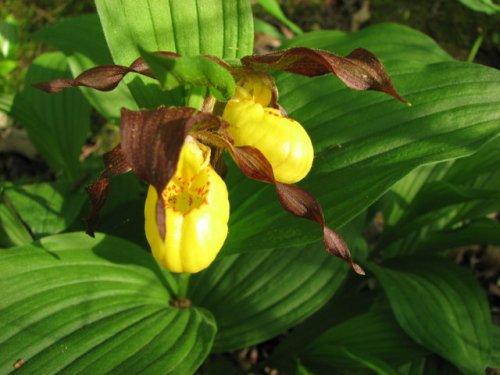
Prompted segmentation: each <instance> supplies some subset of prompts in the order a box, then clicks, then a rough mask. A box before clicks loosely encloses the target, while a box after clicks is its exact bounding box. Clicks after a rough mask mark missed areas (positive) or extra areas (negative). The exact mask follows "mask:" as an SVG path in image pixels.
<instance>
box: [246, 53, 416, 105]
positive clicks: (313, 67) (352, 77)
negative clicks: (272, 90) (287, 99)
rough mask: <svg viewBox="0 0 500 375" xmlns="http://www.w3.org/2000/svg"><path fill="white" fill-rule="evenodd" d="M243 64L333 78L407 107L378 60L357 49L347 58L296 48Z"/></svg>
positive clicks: (250, 57) (251, 58) (252, 58)
mask: <svg viewBox="0 0 500 375" xmlns="http://www.w3.org/2000/svg"><path fill="white" fill-rule="evenodd" d="M241 62H242V64H243V65H244V66H246V67H248V68H250V69H252V70H258V71H264V72H267V71H270V70H279V71H285V72H290V73H295V74H300V75H304V76H308V77H314V76H319V75H323V74H327V73H333V74H335V75H336V76H337V77H338V78H339V79H340V80H341V81H342V82H344V83H345V85H346V86H347V87H350V88H352V89H354V90H376V91H382V92H385V93H387V94H389V95H392V96H393V97H395V98H396V99H398V100H399V101H401V102H403V103H406V104H408V101H407V100H406V99H404V98H403V97H401V96H400V95H399V94H398V93H397V92H396V90H395V88H394V85H393V84H392V80H391V78H390V77H389V75H388V74H387V72H386V71H385V68H384V66H383V65H382V63H381V62H380V60H379V59H378V58H377V57H376V56H375V55H374V54H373V53H371V52H370V51H367V50H365V49H363V48H358V49H356V50H354V51H353V52H351V53H350V54H349V55H347V56H346V57H342V56H338V55H335V54H333V53H331V52H327V51H322V50H315V49H311V48H306V47H295V48H290V49H287V50H283V51H275V52H270V53H267V54H264V55H254V56H246V57H244V58H243V59H242V60H241Z"/></svg>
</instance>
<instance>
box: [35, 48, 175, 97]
mask: <svg viewBox="0 0 500 375" xmlns="http://www.w3.org/2000/svg"><path fill="white" fill-rule="evenodd" d="M155 54H157V55H159V56H165V57H179V56H180V55H178V54H176V53H174V52H156V53H155ZM128 73H137V74H142V75H145V76H148V77H154V75H153V73H152V72H151V70H150V69H149V66H148V65H147V64H146V62H145V61H144V60H143V59H142V58H138V59H137V60H135V61H134V62H133V63H132V64H131V65H130V67H128V68H127V67H126V66H121V65H102V66H97V67H95V68H91V69H89V70H86V71H84V72H83V73H81V74H80V75H78V76H77V77H76V78H75V79H56V80H52V81H48V82H41V83H35V84H34V85H33V87H35V88H37V89H40V90H43V91H45V92H48V93H56V92H60V91H62V90H64V89H65V88H68V87H75V86H84V87H90V88H93V89H96V90H99V91H110V90H113V89H114V88H115V87H116V86H118V84H119V83H120V81H121V80H122V79H123V77H125V76H126V75H127V74H128Z"/></svg>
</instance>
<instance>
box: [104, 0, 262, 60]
mask: <svg viewBox="0 0 500 375" xmlns="http://www.w3.org/2000/svg"><path fill="white" fill-rule="evenodd" d="M96 6H97V10H98V13H99V18H100V19H101V23H102V26H103V29H104V34H105V35H106V39H107V42H108V46H109V49H110V51H111V55H112V56H113V59H114V61H115V63H116V64H120V65H126V66H127V65H129V64H130V63H131V62H132V61H134V60H135V59H136V58H137V57H138V56H139V55H140V50H139V48H142V49H144V50H146V51H170V52H177V53H179V54H181V55H183V56H196V55H205V54H207V55H214V56H218V57H221V58H236V57H241V56H245V55H249V54H251V53H252V46H253V22H252V14H251V9H250V3H249V2H248V1H246V0H237V1H223V2H220V1H218V0H188V1H182V2H178V1H167V0H139V1H124V0H122V1H120V4H119V6H117V4H116V2H115V1H114V0H97V1H96ZM116 30H120V32H119V33H118V32H116Z"/></svg>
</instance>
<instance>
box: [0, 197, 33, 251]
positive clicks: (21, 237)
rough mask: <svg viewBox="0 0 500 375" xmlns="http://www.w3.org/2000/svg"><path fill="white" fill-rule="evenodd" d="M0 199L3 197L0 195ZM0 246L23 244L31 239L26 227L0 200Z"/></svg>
mask: <svg viewBox="0 0 500 375" xmlns="http://www.w3.org/2000/svg"><path fill="white" fill-rule="evenodd" d="M2 200H4V197H3V196H2ZM0 224H1V225H0V248H7V247H11V246H18V245H23V244H26V243H30V242H31V241H33V238H32V237H31V235H30V233H29V231H28V229H26V227H25V225H24V223H23V222H22V221H21V219H20V218H19V217H18V216H17V215H16V213H15V212H14V211H13V210H12V208H11V207H9V206H8V205H7V204H6V203H5V202H3V201H2V202H0Z"/></svg>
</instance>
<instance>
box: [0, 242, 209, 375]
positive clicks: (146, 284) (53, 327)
mask: <svg viewBox="0 0 500 375" xmlns="http://www.w3.org/2000/svg"><path fill="white" fill-rule="evenodd" d="M0 275H1V276H0V288H1V289H2V291H3V292H2V299H1V301H0V316H1V317H2V318H1V319H0V331H1V332H2V335H1V336H0V372H1V373H3V374H9V373H16V374H18V373H26V374H35V373H47V374H55V373H65V374H75V373H87V374H89V373H92V374H109V373H135V374H138V373H154V374H156V373H163V374H165V373H179V374H190V373H194V371H195V370H196V369H197V368H198V367H199V365H200V364H201V363H202V362H203V360H204V359H205V357H206V356H207V354H208V352H209V350H210V347H211V343H212V340H213V337H214V335H215V331H216V328H215V323H214V321H213V318H212V316H211V315H210V313H209V312H207V311H205V310H203V309H199V308H187V309H178V308H173V307H170V305H169V300H170V291H172V290H175V289H176V288H177V286H176V283H175V281H174V280H173V279H172V277H171V276H168V274H167V273H163V272H162V271H161V270H160V269H159V267H158V265H157V264H156V263H155V262H154V261H153V259H152V257H151V255H150V254H149V253H147V252H145V251H144V250H142V249H141V248H139V247H137V246H136V245H133V244H131V243H130V242H127V241H125V240H121V239H118V238H114V237H111V236H103V235H97V236H96V238H95V239H92V238H90V237H88V236H86V235H85V234H83V233H72V234H65V235H57V236H52V237H45V238H44V239H42V240H41V241H40V242H39V243H36V244H33V245H26V246H22V247H17V248H12V249H9V250H4V251H2V252H0ZM20 360H22V362H24V364H23V365H22V367H20V368H19V369H14V364H15V363H16V362H19V361H20Z"/></svg>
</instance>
